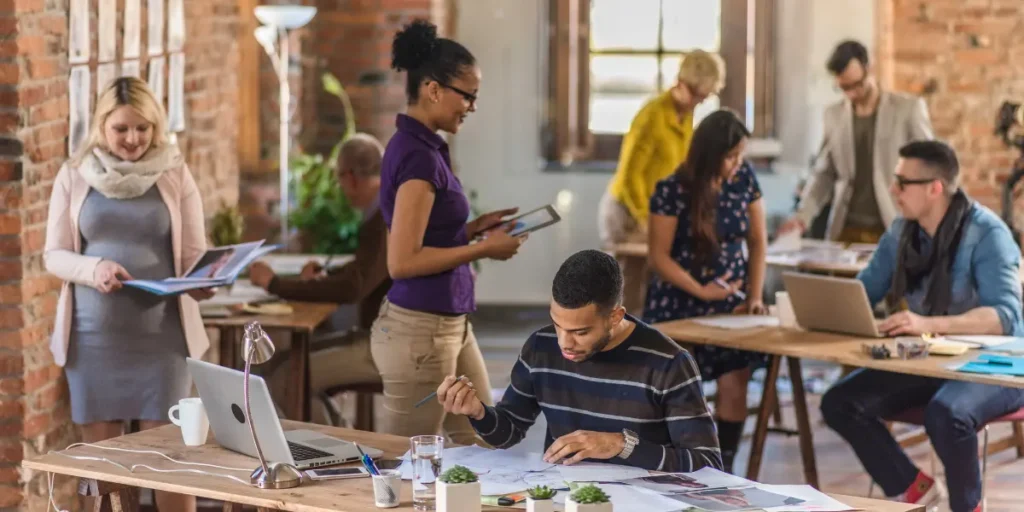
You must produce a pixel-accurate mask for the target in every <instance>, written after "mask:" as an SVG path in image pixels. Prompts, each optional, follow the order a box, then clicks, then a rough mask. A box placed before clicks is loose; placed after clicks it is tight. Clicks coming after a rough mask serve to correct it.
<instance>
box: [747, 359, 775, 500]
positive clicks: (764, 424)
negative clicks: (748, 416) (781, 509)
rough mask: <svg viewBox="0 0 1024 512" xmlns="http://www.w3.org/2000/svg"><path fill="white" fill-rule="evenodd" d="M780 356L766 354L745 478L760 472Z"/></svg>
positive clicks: (749, 478) (750, 478)
mask: <svg viewBox="0 0 1024 512" xmlns="http://www.w3.org/2000/svg"><path fill="white" fill-rule="evenodd" d="M781 362H782V356H776V355H771V356H768V372H767V374H766V375H765V377H764V390H763V391H762V392H761V407H760V408H759V409H758V412H757V422H756V423H755V424H754V438H753V439H752V440H751V442H750V461H749V462H748V463H747V479H748V480H754V481H756V480H757V475H758V473H760V472H761V458H762V456H763V455H764V439H765V436H767V435H768V419H769V418H770V417H771V415H772V410H773V409H774V402H775V400H776V399H777V397H776V396H775V381H776V379H778V378H779V366H780V363H781Z"/></svg>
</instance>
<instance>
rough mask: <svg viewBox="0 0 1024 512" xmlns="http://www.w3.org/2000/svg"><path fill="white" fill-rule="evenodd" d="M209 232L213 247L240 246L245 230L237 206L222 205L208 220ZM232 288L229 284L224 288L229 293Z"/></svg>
mask: <svg viewBox="0 0 1024 512" xmlns="http://www.w3.org/2000/svg"><path fill="white" fill-rule="evenodd" d="M209 230H210V233H209V235H210V243H211V244H212V245H213V246H214V247H221V246H225V245H235V244H240V243H242V232H243V231H244V230H245V220H244V219H243V218H242V214H241V213H240V212H239V211H238V207H237V206H229V205H227V204H223V203H222V204H221V207H220V208H219V209H217V211H216V212H214V214H213V217H212V218H211V219H210V225H209ZM232 287H233V284H229V285H227V286H225V289H226V290H227V292H228V293H231V288H232Z"/></svg>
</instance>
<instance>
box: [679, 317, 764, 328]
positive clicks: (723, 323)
mask: <svg viewBox="0 0 1024 512" xmlns="http://www.w3.org/2000/svg"><path fill="white" fill-rule="evenodd" d="M693 321H694V322H695V323H698V324H701V325H706V326H708V327H718V328H720V329H752V328H754V327H778V326H779V319H778V318H777V317H774V316H768V315H719V316H705V317H699V318H694V319H693Z"/></svg>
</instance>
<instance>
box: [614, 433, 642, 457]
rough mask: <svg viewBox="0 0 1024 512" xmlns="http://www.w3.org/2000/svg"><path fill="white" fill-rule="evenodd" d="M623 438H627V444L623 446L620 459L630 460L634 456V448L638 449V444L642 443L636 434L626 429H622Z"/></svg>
mask: <svg viewBox="0 0 1024 512" xmlns="http://www.w3.org/2000/svg"><path fill="white" fill-rule="evenodd" d="M622 437H624V438H625V440H626V443H625V444H624V445H623V447H622V451H621V452H619V455H618V457H619V458H620V459H628V458H629V456H630V455H632V454H633V448H636V445H637V443H639V442H640V438H639V437H637V435H636V432H633V431H632V430H629V429H625V428H624V429H622Z"/></svg>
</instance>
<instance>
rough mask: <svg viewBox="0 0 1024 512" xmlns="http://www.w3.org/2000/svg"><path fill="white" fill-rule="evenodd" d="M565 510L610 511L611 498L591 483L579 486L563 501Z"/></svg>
mask: <svg viewBox="0 0 1024 512" xmlns="http://www.w3.org/2000/svg"><path fill="white" fill-rule="evenodd" d="M565 510H566V512H611V510H612V503H611V498H609V497H608V495H607V494H605V492H604V491H602V490H601V488H600V487H597V486H596V485H593V484H588V485H584V486H581V487H579V488H578V489H576V490H575V491H573V492H572V494H570V495H569V499H568V500H566V502H565Z"/></svg>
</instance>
